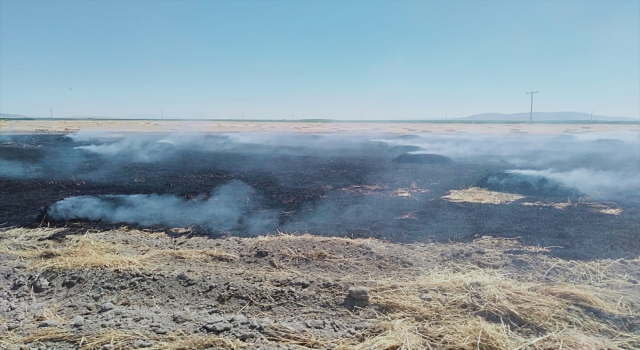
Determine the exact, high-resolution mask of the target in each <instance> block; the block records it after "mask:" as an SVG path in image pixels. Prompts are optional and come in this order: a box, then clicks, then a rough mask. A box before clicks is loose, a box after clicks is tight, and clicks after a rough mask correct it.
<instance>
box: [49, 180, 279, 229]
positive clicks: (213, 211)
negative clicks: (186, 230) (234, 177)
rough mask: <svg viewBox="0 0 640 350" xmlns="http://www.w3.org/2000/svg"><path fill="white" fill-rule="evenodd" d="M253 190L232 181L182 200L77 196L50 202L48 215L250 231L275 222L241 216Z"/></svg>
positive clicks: (150, 196)
mask: <svg viewBox="0 0 640 350" xmlns="http://www.w3.org/2000/svg"><path fill="white" fill-rule="evenodd" d="M255 201H256V194H255V191H254V190H253V189H252V188H251V187H250V186H248V185H247V184H245V183H242V182H240V181H234V182H231V183H229V184H225V185H222V186H219V187H218V188H216V189H215V190H214V191H213V192H212V193H211V196H210V198H199V199H195V200H184V199H182V198H179V197H177V196H173V195H157V194H134V195H103V196H79V197H69V198H65V199H63V200H61V201H59V202H56V203H54V204H53V205H52V206H51V208H50V209H49V210H48V215H49V217H51V218H52V219H54V220H60V221H62V220H89V221H105V222H109V223H127V224H138V225H142V226H158V225H164V226H169V227H187V226H194V225H199V226H203V227H206V228H208V229H211V230H214V231H225V230H231V229H233V228H235V227H237V226H238V225H242V224H243V222H242V219H244V221H245V222H244V224H246V226H247V228H248V229H249V230H250V231H260V230H261V229H265V228H268V227H269V226H272V225H269V222H274V223H275V222H277V221H276V220H275V219H276V218H275V217H274V216H273V215H269V214H271V213H262V214H260V215H258V216H253V217H252V216H248V217H245V215H246V214H247V212H248V211H249V210H250V209H251V207H252V205H255V203H254V202H255Z"/></svg>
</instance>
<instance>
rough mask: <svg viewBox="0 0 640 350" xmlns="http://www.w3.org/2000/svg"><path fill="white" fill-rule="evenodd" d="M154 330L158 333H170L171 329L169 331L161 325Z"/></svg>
mask: <svg viewBox="0 0 640 350" xmlns="http://www.w3.org/2000/svg"><path fill="white" fill-rule="evenodd" d="M154 332H155V333H156V334H167V333H169V331H168V330H167V329H166V328H162V327H160V328H156V329H155V330H154Z"/></svg>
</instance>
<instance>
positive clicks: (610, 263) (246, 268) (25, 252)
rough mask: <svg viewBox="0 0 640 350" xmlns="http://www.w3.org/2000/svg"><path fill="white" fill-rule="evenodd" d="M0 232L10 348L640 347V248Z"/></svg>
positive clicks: (5, 342)
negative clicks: (612, 251) (583, 253)
mask: <svg viewBox="0 0 640 350" xmlns="http://www.w3.org/2000/svg"><path fill="white" fill-rule="evenodd" d="M61 233H64V230H63V229H48V228H39V229H21V228H14V229H5V230H3V231H2V232H0V259H1V260H2V265H1V266H0V283H1V285H2V290H1V292H0V310H1V311H2V313H1V314H0V317H1V318H2V324H3V326H2V331H1V332H2V333H1V334H2V337H1V338H0V347H2V348H5V349H18V348H21V347H24V348H29V349H131V348H152V349H245V348H247V349H304V348H319V349H400V348H403V349H424V348H434V349H516V348H519V349H523V348H524V349H558V348H563V349H618V348H621V349H633V348H638V346H640V317H639V316H640V293H638V291H637V290H638V286H637V285H638V280H640V260H638V259H637V258H636V259H620V260H610V259H604V260H598V261H591V262H581V261H573V260H565V259H560V258H552V257H549V256H548V255H546V254H545V251H546V249H545V248H542V247H531V246H524V245H522V244H521V243H519V242H518V241H517V240H515V239H504V238H494V237H481V238H478V239H476V240H474V241H472V242H468V243H453V242H452V243H431V244H419V243H414V244H398V243H389V242H385V241H381V240H377V239H345V238H330V237H329V238H328V237H319V236H312V235H270V236H261V237H256V238H237V237H229V238H225V239H214V240H212V239H208V238H204V237H197V236H192V235H189V233H188V232H184V231H180V232H164V231H162V232H155V231H152V230H145V231H140V230H131V229H127V228H124V227H123V228H120V229H116V230H107V231H93V230H89V231H87V232H86V233H84V234H82V235H68V236H65V235H64V234H61Z"/></svg>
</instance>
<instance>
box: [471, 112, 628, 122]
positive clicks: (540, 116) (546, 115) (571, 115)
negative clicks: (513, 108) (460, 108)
mask: <svg viewBox="0 0 640 350" xmlns="http://www.w3.org/2000/svg"><path fill="white" fill-rule="evenodd" d="M460 119H461V120H505V121H506V120H512V121H521V120H529V113H528V112H527V113H514V114H503V113H483V114H474V115H470V116H468V117H464V118H460ZM590 119H591V115H590V114H589V113H579V112H533V120H537V121H540V120H556V121H576V120H590ZM593 120H599V121H637V120H638V119H634V118H628V117H607V116H603V115H595V114H594V115H593Z"/></svg>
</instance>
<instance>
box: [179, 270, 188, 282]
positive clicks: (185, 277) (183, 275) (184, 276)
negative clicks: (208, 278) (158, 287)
mask: <svg viewBox="0 0 640 350" xmlns="http://www.w3.org/2000/svg"><path fill="white" fill-rule="evenodd" d="M178 279H179V280H182V281H186V280H188V279H189V275H187V274H186V273H184V272H183V273H181V274H179V275H178Z"/></svg>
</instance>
